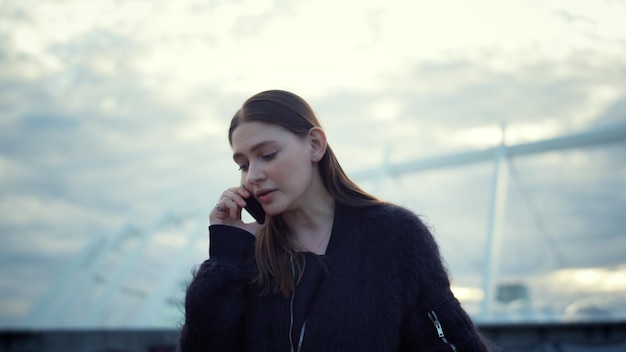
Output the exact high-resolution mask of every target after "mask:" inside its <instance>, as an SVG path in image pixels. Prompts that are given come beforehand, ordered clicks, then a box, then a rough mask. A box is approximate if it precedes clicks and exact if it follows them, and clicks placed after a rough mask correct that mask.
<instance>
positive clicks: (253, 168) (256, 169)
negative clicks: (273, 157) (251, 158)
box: [246, 163, 265, 185]
mask: <svg viewBox="0 0 626 352" xmlns="http://www.w3.org/2000/svg"><path fill="white" fill-rule="evenodd" d="M264 178H265V172H264V171H263V168H262V167H261V165H260V164H259V163H250V165H248V173H247V175H246V181H247V182H248V183H249V184H251V185H256V184H258V183H259V182H260V181H262V180H263V179H264Z"/></svg>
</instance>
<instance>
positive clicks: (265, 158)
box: [261, 152, 278, 161]
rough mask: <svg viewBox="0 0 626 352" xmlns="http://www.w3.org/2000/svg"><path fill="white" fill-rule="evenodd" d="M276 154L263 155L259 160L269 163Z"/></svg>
mask: <svg viewBox="0 0 626 352" xmlns="http://www.w3.org/2000/svg"><path fill="white" fill-rule="evenodd" d="M276 154H278V152H273V153H269V154H265V155H263V156H262V157H261V158H262V159H263V160H265V161H270V160H272V159H274V158H275V157H276Z"/></svg>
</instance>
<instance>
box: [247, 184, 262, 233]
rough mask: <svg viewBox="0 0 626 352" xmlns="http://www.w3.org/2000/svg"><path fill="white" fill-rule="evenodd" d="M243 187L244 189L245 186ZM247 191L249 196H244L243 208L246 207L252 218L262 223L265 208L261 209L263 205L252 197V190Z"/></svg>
mask: <svg viewBox="0 0 626 352" xmlns="http://www.w3.org/2000/svg"><path fill="white" fill-rule="evenodd" d="M242 187H243V186H242ZM243 188H244V189H245V188H246V187H243ZM246 191H247V189H246ZM248 193H250V197H249V198H246V206H245V207H244V209H246V211H247V212H248V214H250V215H251V216H252V217H253V218H254V220H256V222H258V223H259V224H261V225H263V223H264V222H265V210H263V206H262V205H261V203H260V202H259V201H258V200H257V199H256V198H255V197H254V195H253V194H252V192H250V191H248Z"/></svg>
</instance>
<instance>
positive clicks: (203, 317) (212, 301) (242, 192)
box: [179, 90, 487, 352]
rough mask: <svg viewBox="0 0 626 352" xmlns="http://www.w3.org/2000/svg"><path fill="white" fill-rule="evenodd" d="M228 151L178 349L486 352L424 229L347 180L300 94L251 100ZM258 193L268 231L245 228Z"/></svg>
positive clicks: (276, 93)
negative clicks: (227, 178) (234, 181)
mask: <svg viewBox="0 0 626 352" xmlns="http://www.w3.org/2000/svg"><path fill="white" fill-rule="evenodd" d="M229 141H230V144H231V147H232V149H233V152H234V154H233V158H234V160H235V163H236V164H237V165H238V166H239V168H240V170H241V186H237V187H232V188H229V189H227V190H226V191H225V192H224V193H223V194H222V196H221V197H220V199H219V201H218V202H217V204H216V206H215V208H214V209H213V210H212V211H211V214H210V216H209V218H210V226H209V234H210V250H209V252H210V258H209V259H208V260H207V261H205V262H204V263H203V264H202V265H201V266H200V268H199V269H198V271H197V272H196V273H195V275H194V278H193V281H192V282H191V284H190V285H189V287H188V289H187V296H186V301H185V322H184V326H183V329H182V332H181V338H180V345H179V347H180V349H181V350H182V351H183V352H191V351H272V352H277V351H361V352H362V351H376V352H381V351H394V352H395V351H456V350H459V351H486V350H487V348H486V347H485V345H484V343H483V342H482V339H481V336H480V335H479V333H478V331H477V330H476V328H475V327H474V325H473V324H472V322H471V321H470V319H469V317H468V316H467V314H466V313H465V311H464V310H463V309H462V308H461V307H460V305H459V302H458V301H457V300H456V299H455V298H454V296H453V294H452V292H451V291H450V282H449V279H448V276H447V273H446V271H445V269H444V267H443V265H442V261H441V258H440V256H439V250H438V248H437V245H436V243H435V241H434V239H433V237H432V235H431V234H430V232H429V231H428V229H427V228H426V226H424V224H423V223H422V222H421V221H420V220H419V218H418V217H417V216H415V215H414V214H413V213H412V212H410V211H408V210H406V209H403V208H401V207H398V206H394V205H391V204H387V203H384V202H382V201H380V200H378V199H377V198H375V197H374V196H372V195H370V194H367V193H366V192H364V191H362V190H361V189H360V188H359V187H358V186H357V185H355V184H354V183H353V182H352V181H351V180H350V179H349V178H348V177H347V176H346V174H345V173H344V172H343V170H342V169H341V167H340V165H339V163H338V162H337V159H336V158H335V155H334V154H333V152H332V150H331V149H330V147H329V146H328V144H327V141H326V135H325V133H324V130H322V128H321V127H320V123H319V121H318V120H317V118H316V117H315V114H314V113H313V111H312V109H311V108H310V106H309V105H308V104H307V103H306V102H305V101H304V100H303V99H302V98H300V97H298V96H296V95H294V94H292V93H289V92H285V91H278V90H274V91H266V92H262V93H259V94H257V95H255V96H253V97H251V98H249V99H248V100H247V101H246V102H245V103H244V104H243V106H242V107H241V109H240V110H239V111H237V113H236V114H235V116H234V117H233V119H232V121H231V126H230V129H229ZM253 197H254V198H256V199H258V201H259V202H260V203H261V205H262V207H263V209H264V211H265V213H266V214H265V221H263V219H260V222H262V223H263V224H260V223H259V222H252V223H244V222H243V221H242V219H241V213H242V209H243V208H244V207H245V206H246V205H247V204H248V202H253V200H252V199H253Z"/></svg>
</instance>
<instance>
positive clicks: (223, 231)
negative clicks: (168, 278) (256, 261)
mask: <svg viewBox="0 0 626 352" xmlns="http://www.w3.org/2000/svg"><path fill="white" fill-rule="evenodd" d="M209 233H210V250H209V252H210V255H209V259H208V260H206V261H205V262H204V263H202V264H201V265H200V267H199V268H198V269H197V271H196V272H195V273H194V275H193V279H192V281H191V283H190V284H189V286H188V287H187V293H186V297H185V320H184V325H183V327H182V330H181V334H180V341H179V346H178V350H179V351H182V352H195V351H204V352H211V351H243V350H244V347H245V346H244V338H243V325H244V324H243V321H242V320H243V314H244V311H245V291H246V286H247V285H248V283H249V280H250V275H249V269H248V268H249V266H248V264H249V263H248V260H249V259H250V258H252V257H251V254H252V250H253V247H254V236H253V235H252V234H250V233H248V232H246V231H244V230H241V229H238V228H236V227H231V226H225V225H212V226H210V227H209Z"/></svg>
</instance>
